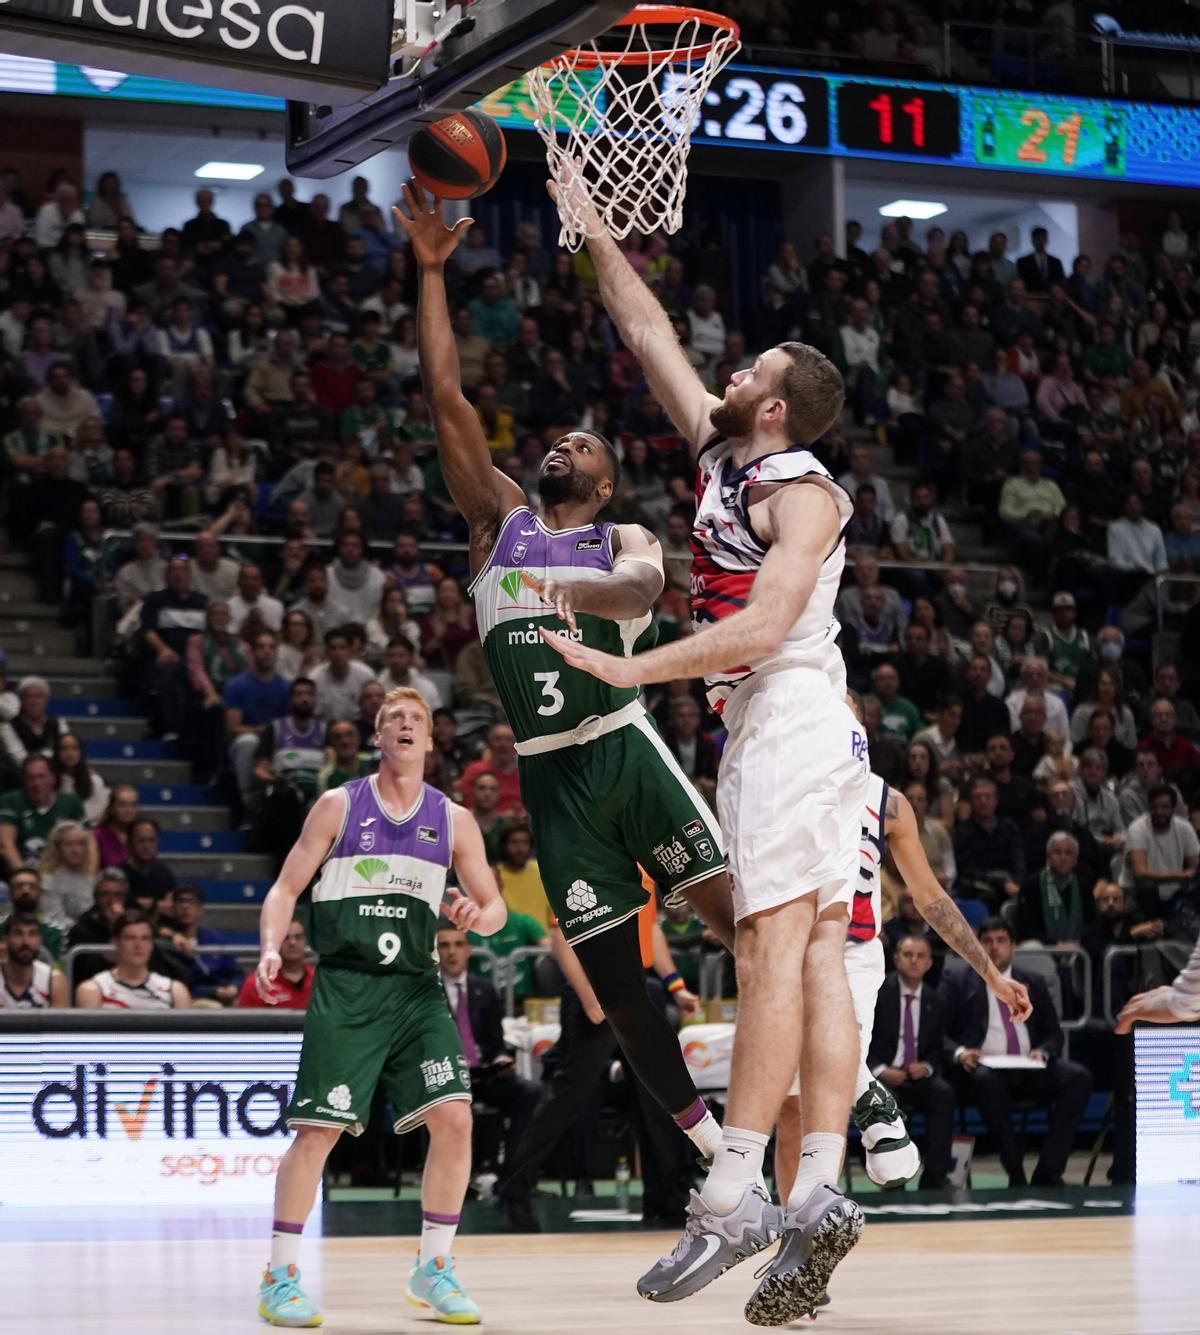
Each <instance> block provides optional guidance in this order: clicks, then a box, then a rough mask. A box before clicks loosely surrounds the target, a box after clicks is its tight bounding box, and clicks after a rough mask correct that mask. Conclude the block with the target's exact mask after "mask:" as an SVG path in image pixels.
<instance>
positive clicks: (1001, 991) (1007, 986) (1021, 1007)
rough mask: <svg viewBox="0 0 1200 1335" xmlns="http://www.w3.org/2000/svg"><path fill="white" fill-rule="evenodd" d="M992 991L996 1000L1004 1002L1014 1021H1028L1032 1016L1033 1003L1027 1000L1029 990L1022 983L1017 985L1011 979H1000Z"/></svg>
mask: <svg viewBox="0 0 1200 1335" xmlns="http://www.w3.org/2000/svg"><path fill="white" fill-rule="evenodd" d="M992 990H993V991H994V992H995V993H996V998H997V1000H999V1001H1002V1002H1004V1003H1005V1004H1006V1005H1007V1006H1008V1009H1009V1010H1010V1011H1012V1017H1013V1019H1014V1020H1028V1019H1029V1017H1030V1016H1031V1015H1032V1014H1033V1002H1032V1001H1030V1000H1029V989H1028V988H1027V987H1026V986H1025V984H1024V983H1018V982H1016V981H1015V979H1012V978H1000V979H997V981H996V985H995V987H994V988H993V989H992Z"/></svg>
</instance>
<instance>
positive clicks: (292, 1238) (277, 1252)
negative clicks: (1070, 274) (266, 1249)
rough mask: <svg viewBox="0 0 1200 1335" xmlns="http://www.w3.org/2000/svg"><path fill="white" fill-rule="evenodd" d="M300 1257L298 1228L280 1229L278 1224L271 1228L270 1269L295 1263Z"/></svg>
mask: <svg viewBox="0 0 1200 1335" xmlns="http://www.w3.org/2000/svg"><path fill="white" fill-rule="evenodd" d="M299 1258H300V1230H299V1229H298V1228H297V1229H295V1230H294V1231H293V1229H292V1228H286V1229H280V1228H279V1227H278V1225H276V1227H275V1228H273V1229H272V1230H271V1267H270V1268H271V1269H272V1270H278V1269H279V1267H280V1266H285V1265H296V1264H297V1263H298V1261H299Z"/></svg>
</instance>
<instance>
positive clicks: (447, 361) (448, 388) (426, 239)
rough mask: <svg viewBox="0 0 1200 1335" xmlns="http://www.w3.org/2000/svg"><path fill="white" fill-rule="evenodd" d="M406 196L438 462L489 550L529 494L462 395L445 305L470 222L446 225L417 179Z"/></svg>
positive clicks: (477, 542)
mask: <svg viewBox="0 0 1200 1335" xmlns="http://www.w3.org/2000/svg"><path fill="white" fill-rule="evenodd" d="M402 193H403V195H404V202H405V204H406V205H407V208H408V212H407V213H405V211H404V210H403V209H399V208H396V209H393V210H392V212H393V213H394V214H395V217H396V225H397V226H398V227H399V228H400V229H401V231H403V232H404V233H405V235H406V236H407V237H408V239H409V241H410V242H412V248H413V256H414V258H415V259H416V261H417V269H418V288H417V291H418V305H417V346H418V350H419V353H420V360H421V379H422V381H423V382H424V385H425V393H426V397H427V398H428V400H429V411H430V413H431V414H432V416H433V423H434V428H435V430H436V432H437V443H438V458H439V459H440V460H441V464H442V472H443V473H444V474H445V478H446V485H447V487H449V489H450V495H451V496H452V497H453V498H454V503H455V505H457V506H458V508H459V509H460V510H461V511H462V513H463V515H464V517H465V518H466V520H467V523H468V524H469V525H470V526H471V532H472V538H473V543H472V546H473V547H475V546H482V547H483V548H484V551H485V553H486V551H487V550H488V549H490V548H491V545H492V540H493V539H494V537H495V533H496V529H497V528H498V527H499V524H500V521H501V520H502V519H503V518H504V516H505V515H506V514H507V513H508V512H509V511H510V510H512V509H514V508H515V507H516V506H518V505H524V504H525V493H524V492H523V491H522V490H521V489H520V487H518V486H517V484H516V483H515V482H513V481H512V479H511V478H508V477H505V476H504V474H503V473H501V472H500V471H499V469H497V468H494V467H493V466H492V455H491V451H490V450H489V449H488V447H487V440H486V439H485V438H484V434H483V427H482V426H480V424H479V418H478V417H477V416H476V415H475V409H474V408H472V407H471V405H470V403H468V402H467V399H466V396H465V395H464V394H463V392H462V378H461V371H460V367H459V361H458V348H457V347H456V346H455V343H454V331H453V330H452V328H451V326H450V310H449V307H448V305H447V302H446V261H447V260H448V259H449V258H450V256H451V255H452V254H453V253H454V250H455V248H456V247H457V245H458V242H459V238H460V237H461V236H462V234H463V232H464V231H465V229H466V228H467V227H469V226H470V224H471V219H470V218H463V219H461V220H460V221H459V222H457V223H455V225H454V226H453V227H447V226H446V222H445V219H444V218H443V216H442V205H441V201H440V200H438V201H435V202H434V205H433V208H432V210H431V209H430V208H429V205H428V201H427V199H426V197H425V192H424V191H423V190H422V189H421V187H420V186H419V185H417V183H416V182H415V181H409V182H406V183H405V185H404V187H403V191H402ZM472 557H474V552H472Z"/></svg>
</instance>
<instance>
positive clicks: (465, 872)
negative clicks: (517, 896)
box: [442, 803, 508, 936]
mask: <svg viewBox="0 0 1200 1335" xmlns="http://www.w3.org/2000/svg"><path fill="white" fill-rule="evenodd" d="M450 813H451V819H452V821H453V822H454V870H455V872H456V873H457V874H458V880H459V884H460V885H461V886H462V888H463V890H465V891H466V892H467V893H466V894H465V895H464V894H462V893H460V892H459V891H457V890H455V889H453V888H451V889H449V890H447V891H446V900H445V901H444V902H443V905H442V911H443V912H444V913H445V915H446V917H448V918H449V919H450V921H451V922H452V923H453V924H454V925H455V927H458V928H460V929H461V930H462V931H464V932H478V933H479V935H480V936H491V935H492V933H493V932H498V931H499V930H500V928H501V927H503V926H504V924H505V923H506V922H507V921H508V906H507V905H506V904H505V902H504V900H503V898H502V897H501V895H500V887H499V886H498V885H497V884H496V873H495V872H494V871H493V870H492V869H491V867H490V866H488V860H487V852H486V850H485V849H484V846H483V835H482V834H480V832H479V826H478V825H477V824H476V821H475V817H474V816H472V815H471V813H470V812H469V811H468V810H467V809H466V808H465V807H460V806H458V805H457V804H456V803H452V804H451V806H450Z"/></svg>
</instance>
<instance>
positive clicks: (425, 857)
mask: <svg viewBox="0 0 1200 1335" xmlns="http://www.w3.org/2000/svg"><path fill="white" fill-rule="evenodd" d="M375 726H376V728H377V730H378V731H377V732H376V735H375V744H376V746H377V747H378V748H379V752H380V765H379V773H378V774H375V775H372V776H371V777H370V778H367V779H355V780H353V781H351V782H350V783H347V784H345V785H343V786H342V787H341V788H334V789H331V790H330V791H329V792H327V793H325V794H324V795H323V796H322V797H320V798H319V799H318V800H317V802H316V805H315V806H314V807H313V809H312V810H311V811H310V812H309V814H308V819H307V820H306V821H305V822H304V829H303V830H302V832H301V834H300V838H299V840H298V841H297V843H296V845H295V847H294V848H293V849H292V851H291V852H290V853H289V854H288V857H287V861H286V862H285V863H284V864H283V870H282V871H281V872H280V873H279V876H278V878H277V879H276V881H275V884H274V885H273V886H272V887H271V889H270V891H269V892H268V894H267V898H266V900H265V901H264V903H263V908H262V918H261V924H260V934H261V938H262V956H261V958H260V960H259V964H258V972H257V975H256V981H257V987H258V991H259V995H260V996H261V997H262V999H263V1000H264V1001H265V1002H267V1004H268V1005H271V1004H274V1003H275V1002H277V1001H278V1000H279V996H278V995H277V993H276V991H275V987H274V983H275V979H276V977H277V976H278V973H279V970H280V967H281V961H280V957H279V944H280V942H281V941H282V940H283V938H284V935H285V934H286V932H287V930H288V926H289V924H290V923H291V921H292V918H293V917H294V909H295V905H296V900H297V898H298V897H299V896H300V894H301V892H302V891H303V890H304V888H305V886H307V885H308V883H309V881H311V880H312V878H313V876H314V875H315V874H316V873H317V872H318V871H320V880H319V881H318V882H317V885H316V888H315V889H314V890H313V896H312V911H311V938H312V944H313V948H314V949H315V950H316V951H318V952H319V953H320V956H321V962H320V964H318V965H317V971H316V977H315V979H314V981H313V989H312V1001H311V1002H310V1004H309V1008H308V1011H307V1012H306V1014H305V1017H304V1043H303V1046H302V1048H301V1051H300V1070H299V1071H298V1073H297V1075H296V1087H295V1089H294V1090H293V1091H292V1101H291V1104H290V1105H289V1107H288V1112H287V1123H288V1126H289V1127H291V1128H292V1129H293V1130H294V1131H295V1132H296V1138H295V1139H294V1140H293V1141H292V1143H291V1145H290V1146H289V1147H288V1151H287V1153H286V1154H285V1155H284V1156H283V1161H282V1162H281V1163H280V1165H279V1173H278V1176H277V1177H276V1181H275V1224H274V1228H273V1230H272V1234H271V1259H270V1263H269V1264H268V1266H267V1270H266V1273H265V1274H264V1275H263V1277H262V1283H261V1285H260V1287H259V1299H258V1313H259V1316H261V1317H262V1318H263V1320H265V1321H267V1322H269V1323H270V1324H271V1325H274V1326H290V1327H304V1326H319V1325H320V1324H321V1320H322V1318H321V1314H320V1312H318V1310H317V1308H316V1305H315V1304H314V1303H313V1302H312V1300H311V1299H310V1298H309V1297H308V1295H307V1294H306V1293H305V1292H304V1290H303V1289H302V1288H301V1287H300V1272H299V1270H298V1269H297V1266H296V1261H297V1257H298V1255H299V1250H300V1233H301V1230H302V1229H303V1227H304V1221H305V1219H306V1218H307V1216H308V1213H309V1211H310V1210H311V1209H312V1204H313V1200H314V1198H315V1197H316V1191H317V1184H318V1183H319V1182H320V1180H321V1171H322V1169H323V1168H324V1166H325V1160H326V1159H327V1158H328V1156H329V1151H330V1150H331V1149H332V1148H333V1146H334V1143H335V1142H336V1141H337V1138H338V1137H339V1136H340V1135H341V1134H342V1132H343V1131H349V1132H350V1134H351V1135H355V1136H357V1135H361V1134H362V1130H363V1126H364V1124H365V1123H366V1120H367V1118H368V1117H369V1116H370V1112H371V1100H372V1098H373V1097H374V1095H375V1089H376V1087H377V1086H378V1085H379V1084H380V1082H382V1083H383V1087H384V1089H385V1090H386V1091H387V1095H388V1102H389V1103H390V1104H391V1107H392V1108H393V1110H394V1111H395V1114H396V1119H397V1120H396V1124H395V1131H396V1134H397V1135H401V1134H403V1133H404V1132H406V1131H412V1130H414V1129H415V1128H416V1127H418V1126H421V1125H422V1124H423V1125H424V1126H425V1129H426V1130H427V1131H428V1132H429V1152H428V1154H427V1155H426V1159H425V1174H424V1177H423V1179H422V1181H421V1220H422V1223H421V1243H420V1254H419V1256H418V1258H417V1260H416V1262H415V1263H414V1265H413V1268H412V1273H411V1275H410V1276H409V1280H408V1288H407V1290H406V1292H405V1297H406V1298H407V1300H408V1301H409V1302H410V1303H412V1304H413V1305H414V1306H416V1307H420V1308H421V1309H423V1310H424V1311H425V1312H427V1313H429V1314H431V1315H433V1316H434V1317H436V1319H437V1320H439V1321H446V1322H450V1323H452V1324H457V1325H472V1324H475V1323H477V1322H478V1321H479V1319H480V1317H479V1308H478V1307H477V1306H476V1305H475V1303H474V1302H473V1301H472V1300H471V1299H470V1297H469V1296H468V1295H467V1293H466V1290H465V1289H464V1288H463V1286H462V1284H461V1283H460V1282H459V1280H458V1276H457V1274H456V1273H455V1269H454V1261H453V1259H452V1257H451V1255H450V1248H451V1245H452V1244H453V1241H454V1234H455V1230H456V1228H457V1226H458V1218H459V1213H460V1211H461V1210H462V1203H463V1199H464V1197H465V1195H466V1191H467V1183H468V1181H469V1180H470V1176H471V1110H470V1102H471V1084H470V1072H469V1070H468V1069H467V1064H466V1061H465V1059H464V1057H463V1051H462V1040H461V1038H460V1036H459V1031H458V1026H457V1025H456V1023H455V1021H454V1018H453V1016H451V1014H450V1011H449V1008H448V1007H447V1005H446V993H445V990H444V989H443V987H442V983H441V977H440V975H439V973H438V967H437V963H436V955H435V954H434V941H435V938H436V934H437V922H438V914H439V913H444V914H445V915H446V917H448V918H449V919H450V921H451V922H453V924H454V925H455V927H458V928H461V929H462V930H463V931H466V930H468V929H470V930H471V931H473V932H478V933H480V934H481V935H483V936H490V935H491V934H492V933H493V932H496V931H499V929H500V928H501V927H503V926H504V923H505V920H506V919H507V917H508V911H507V909H506V908H505V907H504V901H503V900H502V899H501V898H500V892H499V890H498V889H497V887H496V878H495V876H494V875H493V873H492V870H491V868H490V867H489V866H488V863H487V856H486V854H485V853H484V848H483V836H482V835H481V834H480V833H479V828H478V826H477V825H476V824H475V821H474V819H473V817H472V816H471V814H470V812H468V811H465V810H464V809H463V808H462V807H460V806H456V805H455V804H454V803H453V802H451V801H450V799H449V798H448V797H446V796H445V795H444V794H443V793H440V792H438V791H437V789H435V788H430V787H429V786H428V785H426V784H425V783H424V782H423V779H422V775H423V773H424V769H425V757H426V754H427V753H428V752H429V751H430V750H432V748H433V726H432V719H431V717H430V713H429V706H428V705H427V704H426V703H425V701H424V700H423V699H422V698H421V695H420V694H419V693H418V692H417V691H414V690H412V689H410V688H409V687H406V686H402V687H399V688H398V689H397V690H394V691H391V692H390V693H389V694H388V696H387V697H386V699H385V700H384V702H383V704H382V705H381V706H380V709H379V714H378V716H377V718H376V721H375ZM451 866H453V867H454V869H455V871H456V872H457V873H458V879H459V882H460V884H461V885H462V886H463V888H464V889H465V891H466V894H463V893H461V892H460V891H458V890H455V889H451V890H450V891H449V895H450V898H449V900H448V901H447V900H445V899H443V896H444V895H445V894H446V893H447V890H446V873H447V871H448V870H449V869H450V867H451Z"/></svg>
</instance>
